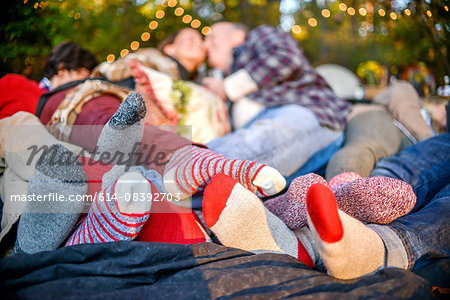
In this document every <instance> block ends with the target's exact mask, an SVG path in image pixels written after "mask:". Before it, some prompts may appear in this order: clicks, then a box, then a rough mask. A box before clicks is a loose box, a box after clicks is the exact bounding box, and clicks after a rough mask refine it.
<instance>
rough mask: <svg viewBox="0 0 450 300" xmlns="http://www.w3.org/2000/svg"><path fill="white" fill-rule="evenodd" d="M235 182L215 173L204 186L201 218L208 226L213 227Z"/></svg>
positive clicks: (225, 204)
mask: <svg viewBox="0 0 450 300" xmlns="http://www.w3.org/2000/svg"><path fill="white" fill-rule="evenodd" d="M236 184H238V183H237V182H236V180H234V179H233V178H231V177H229V176H226V175H224V174H217V175H215V176H214V177H213V178H212V179H211V182H210V183H209V184H208V186H207V187H206V189H205V192H204V196H203V218H204V220H205V224H206V226H208V227H209V228H211V227H213V226H214V225H215V224H216V223H217V221H218V220H219V217H220V214H221V213H222V211H223V210H224V209H225V207H226V206H227V201H228V198H229V197H230V195H231V192H232V191H233V188H234V186H235V185H236Z"/></svg>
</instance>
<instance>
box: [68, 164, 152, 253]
mask: <svg viewBox="0 0 450 300" xmlns="http://www.w3.org/2000/svg"><path fill="white" fill-rule="evenodd" d="M155 191H157V189H156V187H155V186H154V185H153V184H152V183H151V182H149V181H148V180H147V179H145V178H144V177H143V176H142V175H141V174H140V173H137V172H128V173H125V174H124V175H122V176H121V177H120V178H119V179H118V180H117V181H116V182H115V183H114V184H113V185H111V186H110V187H108V188H106V189H104V190H103V191H102V192H101V193H99V194H97V197H96V198H95V200H94V201H93V203H92V205H91V209H90V211H89V213H88V215H87V216H86V218H85V219H84V220H83V221H82V222H81V223H80V224H79V225H78V228H77V229H76V230H75V232H74V233H73V234H72V236H71V237H70V238H69V239H68V241H67V243H66V246H71V245H77V244H85V243H102V242H112V241H127V240H132V239H134V238H135V237H136V236H137V235H138V233H139V231H140V230H141V228H142V226H143V225H144V223H145V222H146V221H147V219H148V218H149V214H150V208H151V205H152V199H151V197H148V194H150V193H153V194H154V193H155Z"/></svg>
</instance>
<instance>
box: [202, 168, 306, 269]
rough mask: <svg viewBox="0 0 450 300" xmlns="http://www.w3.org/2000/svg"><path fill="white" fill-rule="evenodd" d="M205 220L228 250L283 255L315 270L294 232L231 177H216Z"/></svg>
mask: <svg viewBox="0 0 450 300" xmlns="http://www.w3.org/2000/svg"><path fill="white" fill-rule="evenodd" d="M203 218H204V220H205V223H206V225H207V226H208V227H209V228H210V229H211V230H212V232H213V233H214V234H215V235H216V236H217V238H218V239H219V240H220V242H221V243H222V244H223V245H224V246H227V247H234V248H240V249H243V250H246V251H254V252H257V251H261V250H264V251H275V252H283V253H286V254H289V255H291V256H293V257H295V258H297V259H299V260H300V261H302V262H303V263H304V264H306V265H307V266H309V267H313V266H314V262H313V260H312V259H311V256H310V254H309V253H308V252H307V251H306V249H305V247H304V246H303V245H302V244H301V242H300V241H299V239H298V238H297V237H296V235H295V234H294V232H293V231H291V230H290V229H289V228H288V227H287V226H286V225H285V224H284V223H283V221H281V220H280V219H279V218H278V217H276V216H275V215H274V214H272V213H271V212H270V211H268V210H267V209H266V208H265V207H264V205H263V204H262V202H261V200H260V199H259V198H258V197H257V196H256V195H255V194H253V193H252V192H251V191H249V190H247V189H245V188H244V187H243V186H242V185H241V184H239V183H238V182H237V181H236V180H234V179H233V178H231V177H229V176H226V175H223V174H219V175H216V176H214V177H213V178H212V179H211V182H210V183H209V184H208V186H207V187H206V189H205V193H204V199H203Z"/></svg>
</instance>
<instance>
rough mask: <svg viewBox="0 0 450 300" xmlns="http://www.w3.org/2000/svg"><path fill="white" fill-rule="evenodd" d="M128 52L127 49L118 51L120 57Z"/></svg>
mask: <svg viewBox="0 0 450 300" xmlns="http://www.w3.org/2000/svg"><path fill="white" fill-rule="evenodd" d="M128 53H130V51H128V49H122V50H121V51H120V57H124V56H125V55H127V54H128Z"/></svg>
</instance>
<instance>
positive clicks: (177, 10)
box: [174, 7, 184, 17]
mask: <svg viewBox="0 0 450 300" xmlns="http://www.w3.org/2000/svg"><path fill="white" fill-rule="evenodd" d="M183 13H184V9H183V8H181V7H177V8H176V9H175V11H174V14H175V16H177V17H179V16H181V15H182V14H183Z"/></svg>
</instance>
